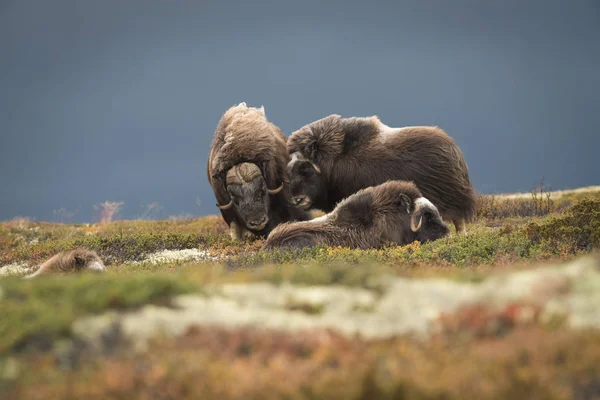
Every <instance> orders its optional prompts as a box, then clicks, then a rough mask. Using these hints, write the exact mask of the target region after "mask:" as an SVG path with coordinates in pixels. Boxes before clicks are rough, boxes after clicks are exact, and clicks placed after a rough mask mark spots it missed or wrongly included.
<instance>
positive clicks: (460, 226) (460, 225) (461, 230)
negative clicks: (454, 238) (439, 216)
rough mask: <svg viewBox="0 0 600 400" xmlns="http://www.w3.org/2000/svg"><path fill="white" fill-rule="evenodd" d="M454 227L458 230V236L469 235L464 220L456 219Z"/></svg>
mask: <svg viewBox="0 0 600 400" xmlns="http://www.w3.org/2000/svg"><path fill="white" fill-rule="evenodd" d="M453 222H454V227H455V228H456V234H457V235H466V234H467V224H465V220H464V219H455V220H454V221H453Z"/></svg>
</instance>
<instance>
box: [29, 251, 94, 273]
mask: <svg viewBox="0 0 600 400" xmlns="http://www.w3.org/2000/svg"><path fill="white" fill-rule="evenodd" d="M105 268H106V267H105V266H104V263H103V262H102V259H101V258H100V257H99V256H98V254H97V253H96V252H95V251H93V250H89V249H85V248H78V249H75V250H70V251H61V252H60V253H57V254H55V255H54V256H52V257H50V258H49V259H48V260H47V261H46V262H44V263H43V264H42V265H41V266H40V267H39V268H38V270H37V271H35V272H34V273H33V274H30V275H27V276H25V277H24V278H25V279H30V278H35V277H37V276H40V275H51V274H71V273H80V272H88V271H89V272H104V270H105Z"/></svg>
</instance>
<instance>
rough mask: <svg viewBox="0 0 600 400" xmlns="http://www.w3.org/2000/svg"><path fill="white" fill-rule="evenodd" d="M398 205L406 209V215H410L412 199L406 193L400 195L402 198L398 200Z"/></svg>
mask: <svg viewBox="0 0 600 400" xmlns="http://www.w3.org/2000/svg"><path fill="white" fill-rule="evenodd" d="M398 204H399V205H400V208H402V209H406V213H407V214H410V205H411V201H410V198H409V197H408V196H407V195H405V194H404V193H402V194H401V195H400V198H399V199H398Z"/></svg>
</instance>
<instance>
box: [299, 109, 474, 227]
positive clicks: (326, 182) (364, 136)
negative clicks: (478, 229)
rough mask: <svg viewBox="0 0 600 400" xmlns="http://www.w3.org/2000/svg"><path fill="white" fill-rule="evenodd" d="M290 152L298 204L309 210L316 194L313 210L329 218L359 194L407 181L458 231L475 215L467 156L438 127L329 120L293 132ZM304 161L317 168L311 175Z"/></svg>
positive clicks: (370, 119) (372, 119)
mask: <svg viewBox="0 0 600 400" xmlns="http://www.w3.org/2000/svg"><path fill="white" fill-rule="evenodd" d="M288 152H289V154H290V155H291V158H292V162H291V165H288V172H289V173H290V174H291V176H290V178H291V192H292V196H293V197H295V198H302V199H303V201H302V202H301V201H296V203H297V204H306V203H307V201H304V200H306V199H304V198H303V196H304V195H305V194H306V192H311V191H312V193H311V194H312V196H309V197H311V201H310V204H311V207H312V208H318V209H322V210H323V211H325V212H328V211H330V210H332V209H333V208H334V207H335V205H336V204H337V203H338V202H339V201H341V200H342V199H344V198H345V197H348V196H349V195H351V194H352V193H355V192H356V191H358V190H360V189H363V188H365V187H369V186H373V185H378V184H381V183H383V182H386V181H388V180H404V181H413V182H415V184H416V185H417V186H418V187H419V189H420V190H421V192H422V193H423V196H425V197H426V198H428V199H429V200H430V201H431V202H432V203H433V204H435V206H436V207H437V208H438V209H439V211H440V213H441V214H442V216H443V217H444V219H446V220H448V221H453V222H454V223H455V225H456V229H457V231H461V232H464V222H466V221H471V220H472V219H473V217H474V215H475V191H474V189H473V186H472V184H471V180H470V178H469V172H468V167H467V164H466V162H465V160H464V157H463V154H462V152H461V150H460V148H459V147H458V146H457V145H456V143H455V142H454V140H453V139H452V138H451V137H450V136H448V135H447V134H446V133H445V132H444V131H443V130H442V129H440V128H438V127H434V126H415V127H406V128H390V127H388V126H386V125H384V124H383V123H381V121H379V119H378V118H377V117H368V118H356V117H354V118H341V117H340V116H339V115H330V116H329V117H326V118H323V119H321V120H318V121H315V122H313V123H311V124H309V125H307V126H305V127H303V128H301V129H299V130H298V131H296V132H294V133H293V134H292V135H291V136H290V138H289V140H288ZM306 161H310V162H311V163H313V164H314V168H312V170H311V169H310V168H309V167H308V166H307V165H306ZM302 164H304V165H302ZM300 168H304V170H305V172H304V174H303V175H304V176H300V175H301V174H299V173H298V171H299V169H300ZM316 176H318V177H319V180H317V179H316ZM307 177H308V178H307ZM309 180H312V182H311V183H310V184H309V185H307V184H306V182H308V181H309ZM309 186H310V187H309ZM315 186H319V190H313V189H312V188H314V187H315ZM294 200H295V199H294Z"/></svg>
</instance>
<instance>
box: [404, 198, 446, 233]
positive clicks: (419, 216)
mask: <svg viewBox="0 0 600 400" xmlns="http://www.w3.org/2000/svg"><path fill="white" fill-rule="evenodd" d="M410 229H411V231H412V232H414V234H415V238H414V240H418V241H420V242H421V243H425V242H429V241H433V240H437V239H440V238H442V237H445V236H448V235H449V234H450V228H448V225H447V224H446V223H445V222H444V221H443V220H442V217H441V216H440V212H439V211H438V209H437V207H435V206H434V205H433V204H432V203H431V202H430V201H429V200H428V199H426V198H425V197H420V198H418V199H416V200H415V210H414V212H413V214H412V216H411V220H410Z"/></svg>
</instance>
